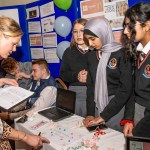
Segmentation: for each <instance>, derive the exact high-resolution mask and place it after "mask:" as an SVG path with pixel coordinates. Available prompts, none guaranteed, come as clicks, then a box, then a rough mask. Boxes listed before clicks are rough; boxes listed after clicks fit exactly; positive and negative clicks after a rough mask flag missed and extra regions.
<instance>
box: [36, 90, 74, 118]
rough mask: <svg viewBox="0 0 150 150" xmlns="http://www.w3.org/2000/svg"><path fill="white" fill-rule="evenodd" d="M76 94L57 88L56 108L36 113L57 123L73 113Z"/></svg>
mask: <svg viewBox="0 0 150 150" xmlns="http://www.w3.org/2000/svg"><path fill="white" fill-rule="evenodd" d="M75 100H76V93H75V92H73V91H69V90H65V89H61V88H58V89H57V97H56V106H54V107H50V108H47V109H44V110H42V111H39V112H38V113H39V114H41V115H42V116H44V117H47V118H48V119H50V120H53V121H59V120H62V119H64V118H66V117H69V116H71V115H73V114H74V113H75Z"/></svg>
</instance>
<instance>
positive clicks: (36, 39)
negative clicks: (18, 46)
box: [29, 34, 42, 46]
mask: <svg viewBox="0 0 150 150" xmlns="http://www.w3.org/2000/svg"><path fill="white" fill-rule="evenodd" d="M29 40H30V46H42V36H41V34H30V35H29Z"/></svg>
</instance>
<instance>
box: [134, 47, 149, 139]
mask: <svg viewBox="0 0 150 150" xmlns="http://www.w3.org/2000/svg"><path fill="white" fill-rule="evenodd" d="M134 94H135V103H137V104H138V105H140V106H143V107H145V110H144V117H143V118H142V119H141V118H140V119H141V120H140V121H139V122H138V123H137V125H136V126H135V128H134V129H133V135H135V136H142V137H149V138H150V130H149V127H150V50H149V52H148V53H147V55H146V56H145V58H144V59H143V61H140V57H139V59H138V65H137V68H136V70H135V91H134ZM135 113H136V112H135Z"/></svg>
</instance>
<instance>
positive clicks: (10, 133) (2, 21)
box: [0, 17, 49, 149]
mask: <svg viewBox="0 0 150 150" xmlns="http://www.w3.org/2000/svg"><path fill="white" fill-rule="evenodd" d="M22 35H23V32H22V30H21V28H20V26H19V25H18V23H17V22H16V21H14V20H13V19H11V18H8V17H0V57H1V58H7V57H8V56H9V55H10V54H11V53H12V52H15V51H16V46H17V44H18V43H19V41H20V40H21V37H22ZM7 84H8V85H13V86H18V84H17V82H16V80H14V79H7V78H1V79H0V86H3V85H7ZM9 139H12V140H20V141H23V142H25V143H27V144H28V145H30V146H32V147H33V148H35V149H37V148H41V147H42V146H43V143H49V140H48V139H46V138H44V137H41V136H36V135H32V134H27V133H25V132H22V131H18V130H15V129H13V128H12V127H10V126H9V125H8V124H7V123H6V122H4V121H3V120H1V119H0V141H1V142H0V149H11V146H10V144H9V141H8V140H9Z"/></svg>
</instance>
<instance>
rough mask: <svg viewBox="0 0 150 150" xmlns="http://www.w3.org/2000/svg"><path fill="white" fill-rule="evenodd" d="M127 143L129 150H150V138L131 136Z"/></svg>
mask: <svg viewBox="0 0 150 150" xmlns="http://www.w3.org/2000/svg"><path fill="white" fill-rule="evenodd" d="M126 142H127V148H126V149H127V150H150V138H144V137H136V136H131V137H127V138H126Z"/></svg>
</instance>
